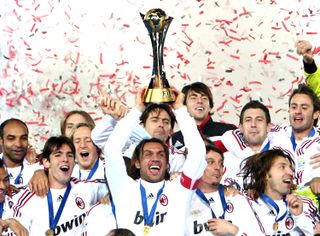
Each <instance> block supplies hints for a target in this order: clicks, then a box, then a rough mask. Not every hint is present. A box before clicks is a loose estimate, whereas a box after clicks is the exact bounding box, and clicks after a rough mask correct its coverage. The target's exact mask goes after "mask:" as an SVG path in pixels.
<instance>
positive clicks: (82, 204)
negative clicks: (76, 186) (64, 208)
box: [76, 197, 86, 210]
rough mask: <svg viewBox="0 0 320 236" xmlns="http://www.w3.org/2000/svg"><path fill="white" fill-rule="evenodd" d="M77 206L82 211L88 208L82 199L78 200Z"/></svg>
mask: <svg viewBox="0 0 320 236" xmlns="http://www.w3.org/2000/svg"><path fill="white" fill-rule="evenodd" d="M76 204H77V206H78V207H79V208H80V209H81V210H83V209H84V208H85V206H86V205H85V203H84V201H83V200H82V198H81V197H77V198H76Z"/></svg>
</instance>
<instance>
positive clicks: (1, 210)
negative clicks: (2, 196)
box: [0, 202, 3, 219]
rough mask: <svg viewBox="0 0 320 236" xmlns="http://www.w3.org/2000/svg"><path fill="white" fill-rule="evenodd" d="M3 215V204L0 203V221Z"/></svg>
mask: <svg viewBox="0 0 320 236" xmlns="http://www.w3.org/2000/svg"><path fill="white" fill-rule="evenodd" d="M2 214H3V202H0V219H2Z"/></svg>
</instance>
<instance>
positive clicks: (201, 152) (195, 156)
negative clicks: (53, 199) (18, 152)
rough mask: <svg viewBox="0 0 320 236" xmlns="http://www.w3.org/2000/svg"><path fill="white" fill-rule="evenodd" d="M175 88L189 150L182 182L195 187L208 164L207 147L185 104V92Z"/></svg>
mask: <svg viewBox="0 0 320 236" xmlns="http://www.w3.org/2000/svg"><path fill="white" fill-rule="evenodd" d="M174 90H175V92H176V93H177V94H178V96H177V99H176V101H175V102H174V103H173V108H174V109H175V115H176V118H177V122H178V125H179V127H180V130H181V132H182V135H183V138H184V141H185V146H186V148H187V150H188V155H187V159H186V162H185V163H184V165H183V170H182V176H181V184H182V185H183V186H184V187H185V188H188V189H195V188H197V185H198V182H199V180H200V178H201V177H202V175H203V171H204V169H205V168H206V165H207V164H206V161H205V157H206V148H205V144H204V141H203V140H202V138H201V136H200V133H199V131H198V128H197V125H196V122H195V120H194V118H193V117H191V116H190V114H189V113H188V111H187V107H186V106H184V105H183V96H184V95H183V93H181V92H179V91H178V90H176V89H174Z"/></svg>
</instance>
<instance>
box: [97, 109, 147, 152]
mask: <svg viewBox="0 0 320 236" xmlns="http://www.w3.org/2000/svg"><path fill="white" fill-rule="evenodd" d="M116 124H117V121H116V120H115V119H113V118H112V117H111V116H110V115H105V116H104V117H103V118H102V120H101V121H100V122H99V123H98V124H97V125H96V127H95V128H94V129H93V130H92V133H91V139H92V141H93V142H94V143H95V145H97V146H98V147H99V148H100V149H102V150H103V148H104V146H105V144H106V142H107V140H108V138H109V137H110V135H111V133H112V131H113V130H114V127H115V126H116ZM145 138H150V135H149V133H148V132H147V131H146V130H145V129H144V128H143V127H141V125H139V123H138V122H137V123H136V124H135V126H134V127H133V129H132V131H131V134H130V137H129V138H128V140H127V141H128V142H127V143H126V145H124V147H123V149H122V151H125V150H126V149H127V148H129V145H130V144H131V143H137V142H140V141H141V140H142V139H145ZM129 141H130V142H129Z"/></svg>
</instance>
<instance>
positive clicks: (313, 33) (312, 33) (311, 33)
mask: <svg viewBox="0 0 320 236" xmlns="http://www.w3.org/2000/svg"><path fill="white" fill-rule="evenodd" d="M306 34H309V35H315V34H318V32H306Z"/></svg>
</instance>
